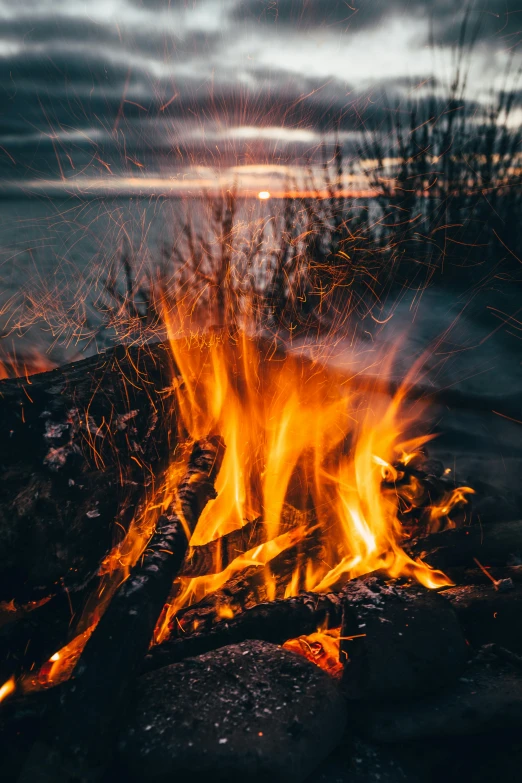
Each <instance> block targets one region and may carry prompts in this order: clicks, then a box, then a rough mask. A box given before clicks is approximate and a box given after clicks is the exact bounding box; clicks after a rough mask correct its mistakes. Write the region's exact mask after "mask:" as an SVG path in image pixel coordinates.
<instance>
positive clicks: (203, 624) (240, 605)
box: [171, 530, 324, 641]
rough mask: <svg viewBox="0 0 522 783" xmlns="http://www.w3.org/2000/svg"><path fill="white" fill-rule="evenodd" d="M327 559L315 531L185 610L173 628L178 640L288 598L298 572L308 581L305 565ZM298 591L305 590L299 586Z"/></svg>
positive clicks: (177, 617) (245, 569)
mask: <svg viewBox="0 0 522 783" xmlns="http://www.w3.org/2000/svg"><path fill="white" fill-rule="evenodd" d="M322 557H324V548H323V544H322V542H321V539H320V535H319V531H317V530H316V531H313V532H312V533H311V534H309V535H308V536H306V537H305V538H304V539H303V540H302V541H300V542H299V543H298V544H295V545H294V546H290V547H288V549H285V550H283V551H282V552H280V553H279V554H278V555H276V557H274V558H273V559H272V560H270V561H269V562H268V563H267V564H266V565H252V566H248V567H247V568H244V569H243V570H241V571H240V572H239V573H238V574H236V575H234V576H233V577H231V578H230V579H229V580H228V581H227V582H225V584H224V585H223V586H222V587H221V588H220V589H219V590H216V591H215V592H213V593H210V594H209V595H206V596H205V597H204V598H203V599H202V600H201V601H199V602H198V603H195V604H192V605H191V606H187V607H185V608H183V609H181V610H180V611H179V612H178V613H177V615H176V618H175V622H173V623H172V624H171V633H172V634H173V635H174V636H184V635H185V634H187V633H191V632H192V631H193V630H194V629H197V630H199V631H200V632H202V633H204V632H208V631H211V630H212V628H213V627H214V625H216V623H219V622H221V619H222V617H223V616H224V615H225V616H226V615H227V614H228V615H230V614H232V615H234V616H235V615H236V614H238V613H239V612H242V611H244V610H245V609H249V608H251V607H253V606H255V605H256V604H260V603H264V602H266V601H270V600H273V599H278V598H284V595H285V589H286V586H287V584H288V582H289V581H290V579H291V577H292V574H293V573H294V571H295V570H296V568H299V567H300V573H301V577H302V578H304V573H305V568H304V566H305V564H306V562H307V561H308V560H315V559H320V558H322ZM295 587H296V590H302V589H304V583H303V584H297V585H296V586H295ZM268 641H269V640H268Z"/></svg>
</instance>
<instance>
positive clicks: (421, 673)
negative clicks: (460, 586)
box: [342, 576, 468, 700]
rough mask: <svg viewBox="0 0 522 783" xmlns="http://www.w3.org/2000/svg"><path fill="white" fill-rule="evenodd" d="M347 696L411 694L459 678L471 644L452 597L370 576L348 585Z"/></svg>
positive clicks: (345, 624)
mask: <svg viewBox="0 0 522 783" xmlns="http://www.w3.org/2000/svg"><path fill="white" fill-rule="evenodd" d="M345 596H346V600H347V604H346V608H345V615H344V622H343V631H342V636H343V637H345V638H346V637H350V636H355V637H357V636H359V635H362V634H364V636H361V638H354V639H353V640H348V641H344V642H343V651H345V652H346V654H347V656H348V659H347V661H346V664H345V668H344V675H343V690H344V692H345V694H346V696H347V698H348V699H350V700H351V699H354V700H359V699H399V700H404V699H411V698H415V697H416V696H418V695H419V694H422V693H432V692H434V691H437V690H438V689H439V688H441V687H443V686H445V685H447V684H448V683H451V682H452V681H454V680H456V679H457V677H458V676H459V675H460V674H461V672H462V670H463V668H464V665H465V663H466V660H467V658H468V649H467V645H466V641H465V638H464V635H463V633H462V630H461V628H460V625H459V622H458V620H457V617H456V614H455V612H454V611H453V609H452V607H451V605H450V604H449V602H447V601H445V600H444V598H441V596H439V595H437V594H436V593H434V592H432V591H430V590H428V589H426V588H424V587H422V586H421V585H418V584H415V585H404V586H401V583H400V582H398V581H397V582H396V583H395V584H389V583H385V582H384V581H382V580H381V579H379V578H377V577H375V576H370V577H365V578H363V579H357V580H354V581H353V582H352V583H350V585H347V587H346V589H345ZM448 610H449V611H448Z"/></svg>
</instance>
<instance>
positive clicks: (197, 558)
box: [180, 504, 313, 578]
mask: <svg viewBox="0 0 522 783" xmlns="http://www.w3.org/2000/svg"><path fill="white" fill-rule="evenodd" d="M312 522H313V515H312V514H307V513H305V512H303V511H299V510H298V509H296V508H294V507H293V506H290V505H288V504H285V505H284V508H283V511H282V513H281V523H280V525H279V532H280V533H286V532H287V531H289V530H293V529H295V528H297V527H298V526H302V527H310V526H311V524H312ZM266 541H267V528H266V525H265V524H264V522H263V518H262V517H258V518H257V519H254V520H253V521H252V522H247V524H246V525H244V526H243V527H241V528H239V529H238V530H233V531H232V532H231V533H227V534H226V535H224V536H221V537H220V538H216V539H214V540H213V541H210V542H209V543H208V544H204V545H203V544H202V545H200V546H193V547H190V549H189V550H188V552H187V557H186V558H185V563H184V564H183V568H182V570H181V572H180V576H185V577H190V578H193V577H196V576H203V575H206V574H214V573H218V572H219V571H224V570H225V569H226V568H228V566H229V565H230V564H231V563H232V562H233V560H235V559H236V558H237V557H238V556H239V555H241V554H244V553H245V552H248V551H249V550H251V549H254V548H255V547H257V546H259V545H260V544H264V543H266Z"/></svg>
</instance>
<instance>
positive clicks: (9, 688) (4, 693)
mask: <svg viewBox="0 0 522 783" xmlns="http://www.w3.org/2000/svg"><path fill="white" fill-rule="evenodd" d="M15 690H16V682H15V678H14V677H11V678H10V679H9V680H7V682H4V684H3V685H2V687H0V701H3V700H4V699H7V697H8V696H10V695H11V694H12V693H14V692H15Z"/></svg>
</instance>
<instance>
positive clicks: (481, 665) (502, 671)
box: [359, 657, 522, 743]
mask: <svg viewBox="0 0 522 783" xmlns="http://www.w3.org/2000/svg"><path fill="white" fill-rule="evenodd" d="M363 724H364V726H365V729H366V731H367V734H368V736H369V737H370V738H372V739H373V740H377V741H379V742H394V743H395V742H405V741H407V740H413V739H415V740H417V739H421V738H427V737H455V736H458V735H472V734H481V735H482V734H486V733H489V732H491V733H499V732H503V731H507V730H509V729H517V730H518V731H520V730H522V672H520V671H519V670H517V669H516V668H515V667H513V666H511V665H510V664H506V663H501V662H499V661H497V660H494V659H492V660H491V661H489V660H484V659H483V658H481V657H478V658H477V659H475V660H474V661H472V662H470V664H469V665H468V666H467V667H466V669H465V670H464V673H463V675H462V677H461V678H460V679H459V680H458V682H457V683H456V684H454V685H453V687H451V688H448V689H446V690H444V691H443V692H442V693H441V694H440V695H438V696H436V697H432V698H423V699H419V700H418V701H417V702H414V703H411V702H410V703H409V704H403V705H402V704H397V703H395V702H394V703H389V704H381V705H378V706H372V707H371V708H369V710H368V711H367V713H366V714H365V718H364V720H361V722H360V724H359V725H363Z"/></svg>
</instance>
